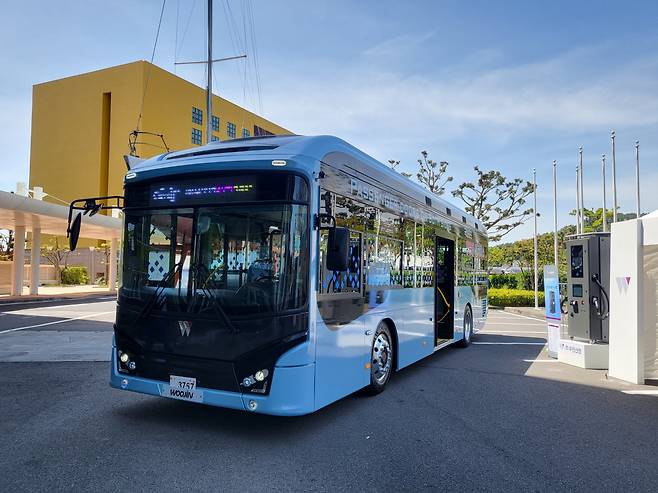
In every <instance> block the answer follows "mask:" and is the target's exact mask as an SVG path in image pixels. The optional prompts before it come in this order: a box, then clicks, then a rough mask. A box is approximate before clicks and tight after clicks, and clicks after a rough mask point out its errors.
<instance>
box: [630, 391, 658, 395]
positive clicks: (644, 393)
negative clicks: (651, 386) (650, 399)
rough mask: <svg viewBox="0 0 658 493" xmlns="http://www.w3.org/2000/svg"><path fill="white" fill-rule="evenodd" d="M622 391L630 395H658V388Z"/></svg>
mask: <svg viewBox="0 0 658 493" xmlns="http://www.w3.org/2000/svg"><path fill="white" fill-rule="evenodd" d="M622 392H623V393H624V394H630V395H658V390H622Z"/></svg>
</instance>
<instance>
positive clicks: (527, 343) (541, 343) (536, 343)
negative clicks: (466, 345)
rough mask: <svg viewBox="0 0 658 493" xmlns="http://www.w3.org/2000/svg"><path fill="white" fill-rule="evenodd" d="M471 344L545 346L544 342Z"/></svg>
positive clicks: (480, 342) (487, 343)
mask: <svg viewBox="0 0 658 493" xmlns="http://www.w3.org/2000/svg"><path fill="white" fill-rule="evenodd" d="M471 344H483V345H485V344H486V345H487V346H545V345H546V343H545V342H482V341H479V342H473V343H471Z"/></svg>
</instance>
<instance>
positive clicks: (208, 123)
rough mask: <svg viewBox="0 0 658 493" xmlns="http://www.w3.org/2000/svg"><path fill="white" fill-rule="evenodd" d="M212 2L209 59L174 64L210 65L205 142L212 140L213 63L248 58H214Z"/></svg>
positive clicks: (209, 8) (209, 6) (209, 9)
mask: <svg viewBox="0 0 658 493" xmlns="http://www.w3.org/2000/svg"><path fill="white" fill-rule="evenodd" d="M212 2H213V0H208V59H207V60H203V61H194V62H175V63H174V65H195V64H204V65H206V67H208V71H207V74H208V78H207V80H206V136H205V139H204V140H205V143H206V144H208V143H210V142H212V65H213V63H215V62H225V61H227V60H237V59H239V58H247V55H237V56H229V57H225V58H218V59H216V60H213V58H212Z"/></svg>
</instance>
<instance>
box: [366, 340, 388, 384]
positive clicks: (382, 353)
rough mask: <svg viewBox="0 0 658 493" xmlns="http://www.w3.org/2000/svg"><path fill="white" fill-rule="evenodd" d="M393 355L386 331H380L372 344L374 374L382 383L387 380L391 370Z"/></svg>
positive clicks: (372, 368)
mask: <svg viewBox="0 0 658 493" xmlns="http://www.w3.org/2000/svg"><path fill="white" fill-rule="evenodd" d="M392 356H393V355H392V354H391V342H390V341H389V339H388V336H387V335H386V334H385V333H383V332H380V333H379V334H377V337H376V338H375V342H374V343H373V345H372V366H371V372H372V376H373V378H374V379H375V380H376V381H377V383H378V384H380V385H381V384H383V383H384V382H386V379H387V378H388V374H389V373H390V371H391V366H392V365H391V363H392V359H393V358H392Z"/></svg>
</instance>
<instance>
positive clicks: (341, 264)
mask: <svg viewBox="0 0 658 493" xmlns="http://www.w3.org/2000/svg"><path fill="white" fill-rule="evenodd" d="M349 254H350V231H349V230H348V229H347V228H330V229H329V238H328V241H327V270H330V271H336V272H342V271H344V270H347V268H348V267H349Z"/></svg>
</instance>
